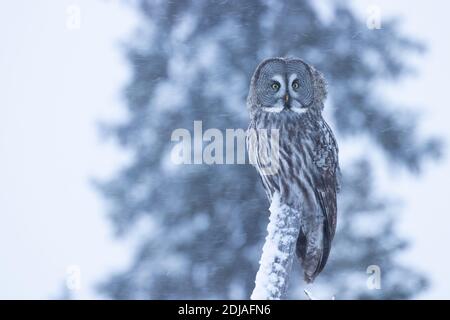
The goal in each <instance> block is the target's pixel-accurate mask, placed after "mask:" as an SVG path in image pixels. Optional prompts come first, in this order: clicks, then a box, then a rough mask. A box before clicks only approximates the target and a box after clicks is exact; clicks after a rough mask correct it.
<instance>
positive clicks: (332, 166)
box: [314, 121, 340, 273]
mask: <svg viewBox="0 0 450 320" xmlns="http://www.w3.org/2000/svg"><path fill="white" fill-rule="evenodd" d="M320 125H321V129H322V130H320V132H321V135H320V137H319V139H318V143H317V149H316V150H315V158H314V162H315V164H316V167H317V170H318V175H317V177H318V180H319V181H317V188H316V196H317V199H318V202H319V204H320V207H321V209H322V212H323V214H324V217H325V225H324V236H325V237H324V250H323V255H322V259H321V263H320V265H319V268H318V270H317V273H319V272H321V271H322V269H323V267H324V266H325V264H326V261H327V259H328V255H329V253H330V248H331V241H332V240H333V238H334V234H335V232H336V217H337V202H336V193H337V192H338V188H339V174H340V172H339V161H338V152H339V150H338V146H337V143H336V139H335V138H334V135H333V132H332V131H331V129H330V127H329V126H328V124H327V123H326V122H325V121H322V122H321V123H320Z"/></svg>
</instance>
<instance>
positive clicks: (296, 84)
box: [292, 80, 300, 90]
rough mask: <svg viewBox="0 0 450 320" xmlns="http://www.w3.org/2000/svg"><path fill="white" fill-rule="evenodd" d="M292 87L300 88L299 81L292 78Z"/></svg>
mask: <svg viewBox="0 0 450 320" xmlns="http://www.w3.org/2000/svg"><path fill="white" fill-rule="evenodd" d="M292 88H293V89H294V90H297V89H298V88H300V83H298V80H294V82H292Z"/></svg>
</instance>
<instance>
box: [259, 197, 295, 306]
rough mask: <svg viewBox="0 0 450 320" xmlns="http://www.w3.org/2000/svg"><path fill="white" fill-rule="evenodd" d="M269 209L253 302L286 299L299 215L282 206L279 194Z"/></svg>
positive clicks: (273, 199)
mask: <svg viewBox="0 0 450 320" xmlns="http://www.w3.org/2000/svg"><path fill="white" fill-rule="evenodd" d="M269 210H270V218H269V225H268V226H267V233H268V234H267V237H266V242H265V243H264V247H263V252H262V256H261V260H260V261H259V270H258V273H257V274H256V280H255V289H254V290H253V293H252V295H251V299H252V300H279V299H283V298H284V297H285V296H286V291H287V287H288V278H289V272H290V271H291V267H292V261H293V259H294V256H295V246H296V243H297V237H298V234H299V230H300V218H301V217H300V212H299V211H298V210H293V209H291V208H289V207H288V206H286V205H281V204H280V196H279V194H277V193H276V194H274V196H273V198H272V204H271V205H270V209H269Z"/></svg>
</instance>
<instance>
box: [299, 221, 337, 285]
mask: <svg viewBox="0 0 450 320" xmlns="http://www.w3.org/2000/svg"><path fill="white" fill-rule="evenodd" d="M322 228H323V229H322V230H316V232H310V234H309V235H308V234H306V233H305V231H304V230H303V229H302V228H300V233H299V236H298V238H297V246H296V254H297V257H298V258H299V260H300V264H301V266H302V268H303V272H304V279H305V281H306V283H311V282H313V281H314V279H315V278H316V277H317V276H318V275H319V273H320V272H322V270H323V268H324V267H325V264H326V263H327V260H328V256H329V254H330V248H331V236H330V232H329V230H328V224H327V223H326V221H324V223H323V224H322Z"/></svg>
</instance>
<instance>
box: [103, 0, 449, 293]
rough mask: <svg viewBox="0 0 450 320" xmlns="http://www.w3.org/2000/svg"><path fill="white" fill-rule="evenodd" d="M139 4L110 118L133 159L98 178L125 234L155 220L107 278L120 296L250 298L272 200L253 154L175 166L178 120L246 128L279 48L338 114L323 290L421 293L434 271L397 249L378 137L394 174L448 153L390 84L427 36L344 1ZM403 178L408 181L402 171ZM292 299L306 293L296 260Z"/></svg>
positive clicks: (395, 208) (329, 114)
mask: <svg viewBox="0 0 450 320" xmlns="http://www.w3.org/2000/svg"><path fill="white" fill-rule="evenodd" d="M331 3H332V4H333V5H332V6H328V7H327V8H321V7H317V4H316V2H313V1H298V0H287V1H282V2H281V1H275V0H255V1H237V0H234V1H233V0H228V1H227V0H222V1H200V0H199V1H196V0H191V1H188V0H186V1H150V0H149V1H145V0H136V1H130V2H128V5H129V6H133V7H134V9H135V10H136V11H137V12H139V14H140V16H141V20H140V25H139V27H138V29H137V30H136V32H135V33H134V36H133V37H132V38H131V39H129V40H128V41H127V44H126V45H125V50H124V51H125V54H126V57H127V59H128V61H129V65H130V68H132V73H131V74H132V77H131V80H130V82H129V83H128V85H127V86H126V88H125V89H124V96H125V98H126V101H127V104H126V108H127V116H126V117H125V119H124V120H123V121H119V122H116V123H110V124H109V125H108V126H107V127H106V128H105V130H106V133H107V134H108V135H109V136H111V137H114V138H115V139H116V141H117V142H118V143H119V144H120V145H121V147H122V148H123V149H124V150H127V152H130V153H131V154H132V161H131V162H129V163H127V164H126V165H124V166H123V167H122V168H121V170H120V171H119V172H117V174H116V175H115V176H114V177H112V178H111V179H109V180H106V181H105V180H103V181H98V182H97V186H98V188H99V190H100V191H101V192H102V194H103V195H104V197H105V199H106V200H107V204H108V207H109V216H110V219H111V222H112V224H113V226H114V228H115V230H116V234H117V236H118V237H119V238H124V237H126V236H127V235H129V234H132V233H133V232H135V231H136V230H137V229H141V231H142V229H143V230H144V234H146V236H145V237H143V238H141V239H140V241H139V243H138V245H137V247H136V248H135V253H134V258H133V261H132V262H131V263H130V264H129V266H128V267H127V268H125V269H124V270H122V271H119V272H116V273H114V274H111V275H110V276H109V278H105V279H104V281H103V283H102V284H101V286H100V290H101V292H102V293H103V294H105V295H106V296H108V297H110V298H117V299H180V298H188V299H202V298H205V299H211V298H224V299H228V298H233V299H245V298H248V297H249V295H250V292H251V290H252V289H253V285H254V284H253V282H254V277H255V273H256V270H257V267H258V260H259V257H260V251H261V248H262V241H263V240H264V237H265V234H266V230H265V228H266V226H267V222H268V206H269V204H268V203H267V201H266V199H265V197H264V194H263V191H262V187H261V186H260V181H259V178H258V176H257V174H256V171H255V170H254V169H253V168H252V167H251V166H250V165H245V166H244V165H211V166H208V165H190V166H189V165H184V166H178V167H177V166H173V165H171V164H170V156H169V155H170V151H171V149H172V147H173V144H172V143H171V142H170V136H171V133H172V131H173V130H175V129H177V128H186V129H188V130H192V129H193V122H194V120H202V121H203V128H204V130H205V129H206V128H219V129H222V130H225V129H226V128H244V129H245V128H246V127H247V124H248V115H247V111H246V108H245V98H246V95H247V92H248V85H249V81H250V77H251V74H252V72H253V71H254V69H255V67H256V65H257V64H258V63H259V62H260V61H261V60H262V59H264V58H266V57H269V56H296V57H301V58H302V59H304V60H305V61H307V62H308V63H310V64H312V65H314V66H316V67H317V69H319V70H320V71H322V72H323V73H324V75H325V77H326V79H327V80H328V83H329V91H330V94H329V98H328V101H327V102H326V105H325V118H326V119H327V121H328V122H329V123H330V125H331V127H332V128H333V129H334V131H335V133H336V135H337V139H338V142H339V145H340V149H341V153H340V159H341V162H342V171H343V188H342V191H341V194H340V197H339V210H338V232H337V236H336V238H335V241H334V247H333V249H332V253H331V256H330V260H329V263H328V265H327V266H326V268H325V271H324V272H323V274H321V276H319V278H318V279H317V283H316V284H315V285H314V288H315V289H313V292H314V294H315V295H317V296H330V295H336V296H337V298H338V299H346V298H349V299H358V298H377V299H378V298H386V299H394V298H397V299H405V298H411V297H414V295H416V294H418V293H420V292H421V290H422V289H424V288H425V287H426V285H427V278H426V277H425V276H424V275H423V274H420V273H418V272H416V271H415V270H413V269H411V268H410V267H408V266H405V265H403V264H402V263H400V262H399V261H398V259H397V258H396V257H397V256H398V254H399V253H400V252H402V250H404V249H405V247H406V246H407V244H408V242H407V241H406V240H405V238H404V237H402V235H401V234H399V233H398V232H397V230H396V217H397V215H398V213H399V212H400V211H401V207H400V206H399V205H398V204H397V202H396V198H395V196H392V195H390V194H383V193H380V192H377V191H376V190H375V188H374V187H373V186H374V183H376V174H374V172H373V171H374V170H373V161H375V160H374V157H373V154H372V153H370V154H367V153H366V154H365V153H364V152H358V151H357V150H358V149H359V147H360V146H361V145H366V146H367V145H368V144H369V145H370V148H371V149H373V150H374V153H376V154H377V155H379V156H381V157H382V158H383V161H385V162H386V163H387V164H388V166H389V167H390V168H391V169H392V170H393V172H395V171H396V170H397V169H400V168H404V169H405V170H408V171H409V172H410V173H411V174H414V175H419V174H420V173H421V169H422V168H423V164H424V163H425V162H427V161H428V160H431V159H437V158H438V157H439V155H440V153H441V149H442V148H441V143H440V141H439V139H436V138H433V137H427V136H422V135H420V134H419V133H418V131H417V130H416V128H417V124H418V120H419V119H418V117H417V116H414V115H412V114H411V112H410V111H409V110H408V108H406V107H404V106H402V105H399V103H398V102H397V101H395V100H394V101H392V99H388V98H386V97H384V96H383V95H382V94H381V93H380V92H381V90H380V89H381V88H383V87H386V86H389V85H390V84H391V83H395V82H398V81H399V80H401V79H402V77H404V76H405V75H407V74H409V73H411V72H412V71H413V69H414V68H413V65H411V64H410V63H408V60H409V57H410V56H414V55H420V54H422V53H423V52H424V50H425V48H424V45H423V44H422V43H420V42H418V41H416V40H415V39H414V38H413V37H410V36H409V35H405V34H402V32H400V30H399V28H398V26H397V22H396V21H395V20H391V21H388V20H386V19H384V20H383V21H382V28H381V29H371V28H368V26H367V21H364V20H362V19H361V17H359V16H357V15H355V14H354V12H353V10H352V8H351V7H350V6H349V5H348V4H346V2H343V1H336V2H331ZM392 179H395V174H394V173H393V175H392ZM370 265H377V266H379V267H380V269H381V272H382V289H381V290H369V289H368V288H367V285H366V280H367V278H368V274H367V273H366V269H367V268H368V267H369V266H370ZM297 267H298V266H294V269H293V270H294V274H297V275H296V276H293V277H292V278H291V286H290V297H291V298H304V295H303V293H302V290H303V284H302V282H301V281H300V277H299V276H298V273H299V272H297V273H296V272H295V270H297Z"/></svg>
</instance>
